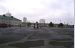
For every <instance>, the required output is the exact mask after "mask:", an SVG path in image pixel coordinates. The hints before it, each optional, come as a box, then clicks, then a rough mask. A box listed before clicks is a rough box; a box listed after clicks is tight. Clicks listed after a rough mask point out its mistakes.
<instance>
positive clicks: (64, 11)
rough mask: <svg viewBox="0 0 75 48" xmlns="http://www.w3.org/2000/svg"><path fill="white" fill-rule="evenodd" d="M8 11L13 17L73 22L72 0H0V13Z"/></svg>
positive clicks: (29, 19) (31, 20) (34, 20)
mask: <svg viewBox="0 0 75 48" xmlns="http://www.w3.org/2000/svg"><path fill="white" fill-rule="evenodd" d="M6 12H10V13H11V14H12V15H13V16H14V17H16V18H18V19H21V20H22V19H23V17H27V19H28V21H30V22H36V21H38V20H40V19H45V21H46V22H51V21H52V22H55V23H59V22H63V23H69V24H73V21H74V19H73V18H74V0H0V14H4V13H6Z"/></svg>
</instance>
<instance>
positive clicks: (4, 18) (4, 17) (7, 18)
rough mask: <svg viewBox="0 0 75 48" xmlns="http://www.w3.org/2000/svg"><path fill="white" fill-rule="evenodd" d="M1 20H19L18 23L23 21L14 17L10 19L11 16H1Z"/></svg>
mask: <svg viewBox="0 0 75 48" xmlns="http://www.w3.org/2000/svg"><path fill="white" fill-rule="evenodd" d="M0 19H3V20H18V21H21V20H19V19H17V18H15V17H13V16H11V17H9V16H3V15H0Z"/></svg>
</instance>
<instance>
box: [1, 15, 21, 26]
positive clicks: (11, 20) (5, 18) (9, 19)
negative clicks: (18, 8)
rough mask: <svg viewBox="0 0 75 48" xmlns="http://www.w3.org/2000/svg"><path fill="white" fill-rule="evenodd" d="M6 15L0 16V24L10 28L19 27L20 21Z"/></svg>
mask: <svg viewBox="0 0 75 48" xmlns="http://www.w3.org/2000/svg"><path fill="white" fill-rule="evenodd" d="M7 15H9V14H7ZM7 15H6V14H4V15H0V24H7V25H11V26H19V25H21V23H22V22H21V20H19V19H17V18H15V17H13V16H7Z"/></svg>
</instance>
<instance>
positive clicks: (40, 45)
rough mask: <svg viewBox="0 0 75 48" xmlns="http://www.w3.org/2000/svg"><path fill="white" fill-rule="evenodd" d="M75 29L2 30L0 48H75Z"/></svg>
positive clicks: (24, 28)
mask: <svg viewBox="0 0 75 48" xmlns="http://www.w3.org/2000/svg"><path fill="white" fill-rule="evenodd" d="M73 46H74V28H49V27H42V28H39V29H34V28H31V27H29V28H28V27H27V28H26V27H21V28H20V27H11V28H0V48H74V47H73Z"/></svg>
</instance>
